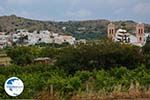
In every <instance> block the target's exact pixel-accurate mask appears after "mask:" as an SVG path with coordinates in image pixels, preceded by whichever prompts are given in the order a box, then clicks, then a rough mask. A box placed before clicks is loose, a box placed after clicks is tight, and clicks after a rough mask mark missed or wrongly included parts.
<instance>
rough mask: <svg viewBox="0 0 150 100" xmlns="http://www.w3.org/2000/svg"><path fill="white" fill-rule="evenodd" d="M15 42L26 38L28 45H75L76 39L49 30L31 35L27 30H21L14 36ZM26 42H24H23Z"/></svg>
mask: <svg viewBox="0 0 150 100" xmlns="http://www.w3.org/2000/svg"><path fill="white" fill-rule="evenodd" d="M12 37H13V42H15V43H17V42H18V41H19V39H20V38H21V37H26V38H24V39H25V42H26V43H25V44H26V45H35V44H38V43H57V44H62V43H64V42H68V43H69V44H71V45H72V44H74V43H75V38H74V37H72V36H67V35H59V33H54V32H49V31H48V30H42V31H39V32H37V31H34V32H33V33H29V32H28V31H26V30H19V31H17V32H16V33H15V34H13V36H12ZM23 42H24V41H23Z"/></svg>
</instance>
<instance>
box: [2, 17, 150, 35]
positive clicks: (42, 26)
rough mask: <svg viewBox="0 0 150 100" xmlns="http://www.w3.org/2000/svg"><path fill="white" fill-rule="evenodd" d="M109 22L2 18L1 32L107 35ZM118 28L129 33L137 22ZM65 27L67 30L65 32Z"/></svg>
mask: <svg viewBox="0 0 150 100" xmlns="http://www.w3.org/2000/svg"><path fill="white" fill-rule="evenodd" d="M109 23H110V21H109V20H105V19H102V20H85V21H67V22H54V21H39V20H33V19H27V18H23V17H18V16H16V15H10V16H1V17H0V31H5V32H14V31H15V30H17V29H28V30H29V31H34V30H50V31H54V32H62V33H67V34H75V33H80V34H82V33H104V34H106V30H107V25H108V24H109ZM114 23H115V24H116V26H117V27H120V26H122V25H125V28H126V29H127V30H129V31H133V30H134V29H135V25H136V22H134V21H115V22H114ZM63 27H65V28H66V29H65V30H64V29H63ZM145 31H146V32H150V25H149V24H145Z"/></svg>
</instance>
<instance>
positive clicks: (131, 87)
mask: <svg viewBox="0 0 150 100" xmlns="http://www.w3.org/2000/svg"><path fill="white" fill-rule="evenodd" d="M5 50H6V53H7V54H8V56H10V57H11V58H12V63H13V65H11V66H9V67H1V68H0V99H8V98H9V99H11V98H13V97H9V96H8V95H7V94H6V93H5V91H4V88H3V85H4V82H5V81H6V79H7V78H9V77H12V76H17V77H19V78H20V79H22V80H23V82H24V85H25V89H24V92H23V93H22V94H21V95H20V96H18V97H14V98H13V99H16V98H19V99H24V98H26V99H33V98H34V99H40V100H53V99H54V100H63V99H64V100H80V99H81V100H84V98H85V97H87V98H86V99H89V100H92V99H94V98H93V97H95V98H96V99H104V98H150V60H149V59H150V44H149V42H147V44H146V46H145V47H143V48H139V47H136V46H132V45H126V44H119V43H113V42H110V41H107V40H101V41H99V42H98V41H97V42H89V43H87V44H78V45H76V46H70V45H63V46H58V45H57V46H54V45H43V44H42V45H41V46H39V45H38V46H30V47H12V48H6V49H5ZM37 57H50V58H51V59H53V60H54V61H55V62H54V64H53V65H47V64H33V59H34V58H37Z"/></svg>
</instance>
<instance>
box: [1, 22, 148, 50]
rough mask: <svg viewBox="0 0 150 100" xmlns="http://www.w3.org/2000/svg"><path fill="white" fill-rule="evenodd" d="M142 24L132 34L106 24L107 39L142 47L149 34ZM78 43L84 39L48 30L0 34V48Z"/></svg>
mask: <svg viewBox="0 0 150 100" xmlns="http://www.w3.org/2000/svg"><path fill="white" fill-rule="evenodd" d="M144 30H145V28H144V24H137V25H136V27H135V31H134V32H133V33H129V32H127V30H125V29H121V28H120V29H118V30H117V28H116V27H115V25H114V24H112V23H110V24H108V28H107V34H108V35H107V37H108V38H109V39H111V40H113V41H116V42H124V43H129V44H133V45H136V46H140V47H142V46H144V45H145V43H146V40H147V38H148V36H150V34H149V33H145V31H144ZM78 42H83V43H85V42H86V40H85V39H80V40H77V39H76V38H75V37H73V36H71V35H66V34H64V33H56V32H52V31H48V30H40V31H33V32H29V31H28V30H26V29H19V30H16V32H9V33H8V32H7V33H6V32H0V48H4V47H7V46H13V45H14V44H15V45H26V46H29V45H35V44H40V43H55V44H63V43H69V44H70V45H74V44H76V43H78Z"/></svg>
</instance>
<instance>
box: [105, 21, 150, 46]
mask: <svg viewBox="0 0 150 100" xmlns="http://www.w3.org/2000/svg"><path fill="white" fill-rule="evenodd" d="M148 36H150V34H149V33H145V32H144V24H142V23H139V24H137V25H136V27H135V32H134V33H132V34H131V33H129V32H127V30H125V29H118V30H116V27H115V25H114V24H113V23H110V24H109V25H108V28H107V37H108V38H109V39H111V40H112V41H115V42H121V43H128V44H132V45H136V46H140V47H142V46H144V45H145V44H146V40H147V38H148Z"/></svg>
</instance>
